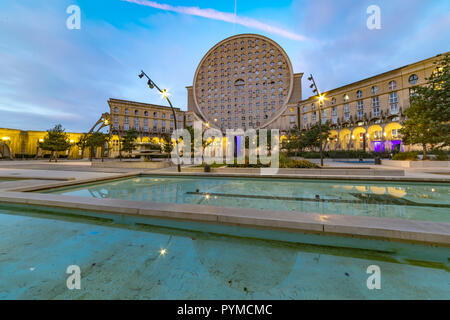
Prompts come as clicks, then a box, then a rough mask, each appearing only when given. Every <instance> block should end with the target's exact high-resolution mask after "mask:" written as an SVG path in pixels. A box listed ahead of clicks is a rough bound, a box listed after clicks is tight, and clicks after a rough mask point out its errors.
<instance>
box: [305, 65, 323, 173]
mask: <svg viewBox="0 0 450 320" xmlns="http://www.w3.org/2000/svg"><path fill="white" fill-rule="evenodd" d="M308 80H309V81H311V82H312V83H311V85H310V86H309V87H310V88H311V89H314V90H313V93H315V94H316V95H317V97H318V100H319V131H320V165H321V166H322V167H323V146H322V109H321V108H320V107H321V105H322V104H323V102H324V100H325V96H324V95H322V94H320V92H319V90H318V89H317V86H316V81H314V77H313V75H312V74H311V75H310V76H309V77H308Z"/></svg>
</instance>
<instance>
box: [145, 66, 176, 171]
mask: <svg viewBox="0 0 450 320" xmlns="http://www.w3.org/2000/svg"><path fill="white" fill-rule="evenodd" d="M143 77H146V78H147V79H148V81H147V84H148V87H149V88H150V89H153V88H156V89H157V90H158V91H159V93H161V95H162V96H163V97H164V98H166V100H167V102H168V103H169V105H170V108H171V109H172V113H173V121H174V125H175V131H177V130H178V125H177V115H176V113H175V109H174V108H173V105H172V102H170V99H169V94H168V92H167V90H166V89H163V90H161V89H160V88H159V87H158V86H157V85H156V83H154V82H153V81H152V79H150V77H149V76H148V75H147V74H146V73H145V72H144V71H141V74H140V75H139V78H140V79H142V78H143ZM175 144H176V148H177V155H179V151H178V141H175ZM177 170H178V172H181V165H180V163H178V165H177Z"/></svg>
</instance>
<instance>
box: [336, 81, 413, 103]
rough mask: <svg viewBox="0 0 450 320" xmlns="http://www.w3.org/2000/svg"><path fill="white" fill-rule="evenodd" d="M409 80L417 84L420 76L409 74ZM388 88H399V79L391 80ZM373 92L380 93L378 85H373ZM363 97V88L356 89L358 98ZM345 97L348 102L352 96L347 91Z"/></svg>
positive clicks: (374, 93) (373, 93) (392, 89)
mask: <svg viewBox="0 0 450 320" xmlns="http://www.w3.org/2000/svg"><path fill="white" fill-rule="evenodd" d="M408 81H409V83H410V84H411V85H415V84H417V82H418V81H419V77H418V76H417V75H416V74H412V75H411V76H409V79H408ZM388 88H389V90H390V91H394V90H396V89H397V81H395V80H392V81H390V82H389V84H388ZM371 92H372V95H376V94H378V86H372V88H371ZM362 97H363V92H362V90H358V91H356V98H357V99H361V98H362ZM343 99H344V102H347V101H349V100H350V97H349V95H348V94H347V93H346V94H344V96H343ZM331 104H336V98H332V99H331Z"/></svg>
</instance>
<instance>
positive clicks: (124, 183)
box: [47, 176, 450, 222]
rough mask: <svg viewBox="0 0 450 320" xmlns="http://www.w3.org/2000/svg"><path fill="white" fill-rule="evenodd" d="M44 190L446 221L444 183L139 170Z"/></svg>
mask: <svg viewBox="0 0 450 320" xmlns="http://www.w3.org/2000/svg"><path fill="white" fill-rule="evenodd" d="M47 193H58V194H64V195H73V196H84V197H94V198H114V199H127V200H135V201H154V202H164V203H188V204H200V205H212V206H223V207H237V208H259V209H272V210H284V211H296V212H304V213H310V212H313V213H322V214H346V215H359V216H372V217H386V218H401V219H413V220H428V221H440V222H450V210H449V209H450V185H449V184H432V183H427V184H424V183H406V182H402V183H390V182H366V181H333V180H289V179H261V178H259V179H250V178H203V177H164V176H141V177H137V178H130V179H125V180H118V181H111V182H104V183H98V184H91V185H84V186H78V187H69V188H64V189H56V190H50V191H47Z"/></svg>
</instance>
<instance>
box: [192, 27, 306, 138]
mask: <svg viewBox="0 0 450 320" xmlns="http://www.w3.org/2000/svg"><path fill="white" fill-rule="evenodd" d="M301 76H302V74H296V75H294V73H293V71H292V64H291V61H290V60H289V57H288V56H287V54H286V52H285V51H284V50H283V48H281V47H280V46H279V45H278V44H277V43H276V42H275V41H273V40H271V39H269V38H267V37H264V36H260V35H255V34H241V35H236V36H233V37H230V38H227V39H225V40H223V41H221V42H219V43H218V44H216V45H215V46H214V47H213V48H211V49H210V50H209V51H208V52H207V53H206V55H205V56H204V57H203V59H202V60H201V62H200V64H199V65H198V67H197V70H196V72H195V76H194V83H193V87H188V95H189V99H188V110H189V111H193V112H195V113H196V114H197V115H198V116H199V117H200V118H202V120H203V121H205V122H207V123H209V124H210V125H211V126H212V127H216V128H219V129H221V130H222V131H225V130H226V129H237V128H242V129H244V130H245V129H249V128H254V129H259V128H265V127H268V125H269V124H271V123H274V122H277V120H280V116H281V115H282V114H284V113H286V110H287V109H288V106H289V105H292V106H296V105H297V103H298V102H299V101H300V100H301ZM294 91H295V93H296V94H294V95H293V92H294ZM291 109H292V108H291ZM291 109H290V110H289V111H290V113H291V114H292V115H296V112H295V111H294V110H291ZM289 111H288V113H289ZM284 122H286V123H285V124H284V125H281V126H280V123H278V124H277V127H278V128H283V127H287V128H286V129H289V125H290V122H291V121H290V120H289V119H287V121H284ZM293 122H294V121H293ZM291 127H292V125H291Z"/></svg>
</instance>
